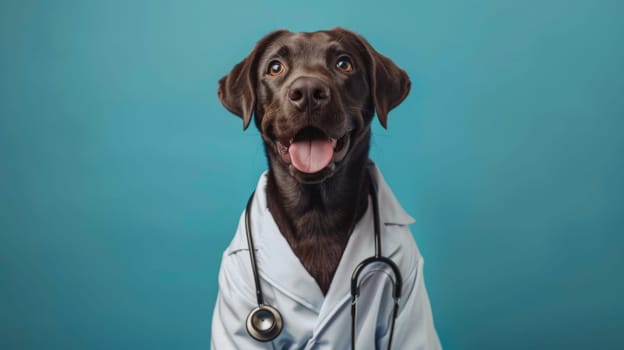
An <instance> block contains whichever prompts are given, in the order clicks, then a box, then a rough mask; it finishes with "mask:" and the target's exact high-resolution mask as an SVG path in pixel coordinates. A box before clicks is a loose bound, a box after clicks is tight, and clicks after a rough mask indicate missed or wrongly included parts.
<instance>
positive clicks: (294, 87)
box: [219, 28, 410, 293]
mask: <svg viewBox="0 0 624 350" xmlns="http://www.w3.org/2000/svg"><path fill="white" fill-rule="evenodd" d="M339 60H343V61H344V60H348V61H349V62H350V63H351V64H352V70H350V71H348V70H346V69H344V70H343V69H342V67H343V66H342V65H341V67H338V66H337V62H338V61H339ZM275 61H277V62H279V63H280V64H281V66H282V67H283V68H284V70H283V72H281V73H279V74H275V75H272V73H275V72H271V71H270V69H271V65H272V64H274V63H275ZM301 86H303V88H302V89H303V90H301V91H303V92H304V98H303V99H302V98H301V94H300V93H299V91H300V90H299V88H300V87H301ZM409 90H410V81H409V78H408V76H407V74H406V73H405V71H403V70H401V69H400V68H398V67H397V66H396V65H395V64H394V63H393V62H392V61H391V60H390V59H388V58H387V57H385V56H383V55H381V54H379V53H378V52H377V51H375V50H374V49H373V48H372V47H371V45H370V44H369V43H368V42H366V40H364V39H363V38H362V37H360V36H359V35H357V34H355V33H353V32H350V31H348V30H345V29H341V28H336V29H333V30H329V31H319V32H313V33H291V32H288V31H283V30H282V31H276V32H273V33H270V34H269V35H267V36H266V37H264V38H263V39H262V40H260V41H259V42H258V44H257V45H256V47H255V48H254V50H253V51H252V52H251V54H250V55H249V56H248V57H247V58H245V59H244V60H243V61H242V62H240V63H239V64H237V65H236V66H235V67H234V68H233V69H232V71H231V72H230V73H229V74H228V75H227V76H225V77H224V78H222V79H221V80H220V81H219V99H220V100H221V103H222V104H223V105H224V106H225V107H226V108H227V109H228V110H229V111H231V112H232V113H234V114H236V115H238V116H240V117H241V118H242V119H243V126H244V128H247V126H248V125H249V124H250V122H251V119H252V116H254V115H255V118H254V119H255V124H256V126H257V127H258V129H259V130H260V132H261V134H262V139H263V141H264V146H265V152H266V155H267V159H268V163H269V172H268V182H267V188H266V194H267V201H268V207H269V210H270V212H271V214H272V216H273V218H274V220H275V222H276V223H277V226H278V228H279V229H280V231H281V233H282V234H283V235H284V237H285V238H286V240H287V241H288V243H289V244H290V247H291V248H292V250H293V251H294V253H295V254H296V255H297V257H298V258H299V260H300V261H301V263H302V264H303V266H304V267H305V268H306V270H307V271H308V272H309V273H310V275H312V277H314V279H315V280H316V281H317V283H318V285H319V287H320V289H321V290H322V291H323V293H327V291H328V289H329V286H330V284H331V280H332V278H333V276H334V273H335V272H336V269H337V267H338V263H339V262H340V259H341V257H342V253H343V251H344V249H345V247H346V244H347V241H348V239H349V235H350V233H351V230H352V228H353V226H354V225H355V223H356V222H357V221H358V220H359V219H360V218H361V216H362V215H363V213H364V212H365V209H366V207H367V203H368V200H367V196H368V191H367V190H366V189H367V188H368V177H367V176H365V174H366V164H367V162H368V151H369V144H370V135H371V131H370V123H371V121H372V119H373V115H374V112H375V111H376V112H377V116H378V118H379V120H380V122H381V124H382V125H383V126H384V127H386V124H387V115H388V112H389V111H390V110H391V109H392V108H394V107H396V106H397V105H398V104H399V103H401V101H403V99H404V98H405V97H406V96H407V94H408V92H409ZM306 92H309V93H310V94H309V95H305V93H306ZM306 133H307V135H306V136H305V137H317V136H310V133H312V134H315V133H322V134H324V135H325V136H326V137H331V138H335V139H339V140H342V141H344V142H343V146H344V148H345V152H346V153H345V152H336V153H340V155H335V156H334V159H333V160H332V162H331V163H330V164H329V165H328V166H327V167H326V168H324V169H323V170H321V171H319V172H317V173H314V174H307V173H302V172H300V171H298V170H297V169H295V168H294V167H293V166H292V165H290V164H289V162H288V161H285V160H284V156H283V155H280V151H279V146H278V144H279V142H280V141H281V140H291V139H293V138H294V137H301V136H300V135H301V134H306ZM339 142H340V141H339ZM338 147H340V146H338Z"/></svg>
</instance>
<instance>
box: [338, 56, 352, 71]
mask: <svg viewBox="0 0 624 350" xmlns="http://www.w3.org/2000/svg"><path fill="white" fill-rule="evenodd" d="M336 68H338V69H340V71H342V72H344V73H350V72H352V71H353V63H352V62H351V59H350V58H349V57H340V58H339V59H338V62H337V63H336Z"/></svg>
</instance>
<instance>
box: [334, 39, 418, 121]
mask: <svg viewBox="0 0 624 350" xmlns="http://www.w3.org/2000/svg"><path fill="white" fill-rule="evenodd" d="M334 30H337V31H341V32H343V33H345V34H346V35H351V36H353V37H355V39H356V40H357V41H359V44H360V45H361V46H362V48H363V51H364V53H365V56H368V64H369V66H368V67H367V70H368V79H369V82H370V90H371V96H372V97H373V102H374V104H375V111H376V112H377V117H378V118H379V122H380V123H381V125H382V126H383V127H384V128H386V127H387V125H388V123H387V121H388V112H390V110H392V109H393V108H394V107H396V106H398V105H399V104H400V103H401V102H403V100H404V99H405V98H406V97H407V94H408V93H409V91H410V87H411V82H410V79H409V77H408V76H407V73H405V71H404V70H403V69H401V68H399V67H397V65H396V64H394V62H392V60H390V59H389V58H388V57H386V56H384V55H382V54H380V53H379V52H377V51H375V49H373V47H372V46H371V45H370V44H369V43H368V42H367V41H366V39H364V38H363V37H362V36H360V35H358V34H355V33H353V32H351V31H349V30H346V29H343V28H336V29H334Z"/></svg>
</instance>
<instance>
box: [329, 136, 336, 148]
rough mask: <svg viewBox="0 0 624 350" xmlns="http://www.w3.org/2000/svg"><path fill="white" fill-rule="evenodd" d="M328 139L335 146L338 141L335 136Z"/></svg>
mask: <svg viewBox="0 0 624 350" xmlns="http://www.w3.org/2000/svg"><path fill="white" fill-rule="evenodd" d="M329 141H330V142H331V144H332V147H333V148H336V144H337V143H338V141H337V140H336V139H335V138H332V137H330V138H329Z"/></svg>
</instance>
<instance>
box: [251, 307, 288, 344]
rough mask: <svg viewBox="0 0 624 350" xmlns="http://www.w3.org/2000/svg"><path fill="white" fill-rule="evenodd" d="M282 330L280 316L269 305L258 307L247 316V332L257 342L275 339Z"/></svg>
mask: <svg viewBox="0 0 624 350" xmlns="http://www.w3.org/2000/svg"><path fill="white" fill-rule="evenodd" d="M282 328H283V323H282V315H281V314H280V313H279V311H277V309H276V308H274V307H272V306H270V305H258V306H257V307H255V308H254V309H253V310H251V312H250V313H249V316H247V332H249V335H251V336H252V337H253V338H254V339H256V340H257V341H261V342H267V341H271V340H273V339H275V337H277V336H278V335H279V334H280V332H281V331H282Z"/></svg>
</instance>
